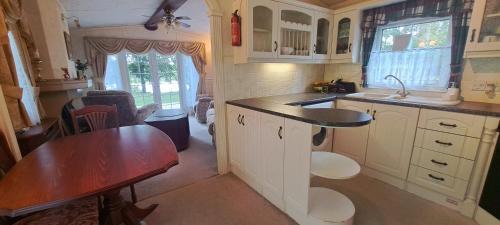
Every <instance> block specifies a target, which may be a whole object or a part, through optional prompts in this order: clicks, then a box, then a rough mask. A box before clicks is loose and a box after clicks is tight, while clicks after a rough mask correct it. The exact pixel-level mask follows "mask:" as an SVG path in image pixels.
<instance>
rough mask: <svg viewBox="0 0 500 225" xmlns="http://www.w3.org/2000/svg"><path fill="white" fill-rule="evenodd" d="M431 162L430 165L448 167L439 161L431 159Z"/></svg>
mask: <svg viewBox="0 0 500 225" xmlns="http://www.w3.org/2000/svg"><path fill="white" fill-rule="evenodd" d="M431 162H432V163H435V164H438V165H442V166H447V165H448V163H445V162H439V161H437V160H434V159H431Z"/></svg>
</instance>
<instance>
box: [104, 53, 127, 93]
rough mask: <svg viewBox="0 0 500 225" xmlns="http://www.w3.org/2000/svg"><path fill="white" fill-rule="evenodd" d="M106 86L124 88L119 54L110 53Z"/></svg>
mask: <svg viewBox="0 0 500 225" xmlns="http://www.w3.org/2000/svg"><path fill="white" fill-rule="evenodd" d="M107 61H108V63H107V65H106V76H105V78H104V86H105V87H106V90H124V85H123V79H122V75H121V71H120V62H119V61H118V55H108V59H107Z"/></svg>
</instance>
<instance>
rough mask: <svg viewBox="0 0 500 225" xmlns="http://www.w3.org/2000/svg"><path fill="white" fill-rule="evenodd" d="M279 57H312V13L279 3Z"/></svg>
mask: <svg viewBox="0 0 500 225" xmlns="http://www.w3.org/2000/svg"><path fill="white" fill-rule="evenodd" d="M278 24H279V28H280V32H279V48H278V57H279V58H297V59H300V58H305V59H311V58H312V54H313V51H312V36H313V13H312V11H309V10H307V9H303V8H299V7H295V6H292V5H286V4H281V5H280V19H279V22H278Z"/></svg>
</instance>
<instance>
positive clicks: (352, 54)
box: [332, 10, 361, 63]
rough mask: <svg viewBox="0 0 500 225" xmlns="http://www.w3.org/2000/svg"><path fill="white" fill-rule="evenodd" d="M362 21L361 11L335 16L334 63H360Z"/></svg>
mask: <svg viewBox="0 0 500 225" xmlns="http://www.w3.org/2000/svg"><path fill="white" fill-rule="evenodd" d="M360 19H361V11H359V10H352V11H347V12H343V13H338V14H335V15H334V20H333V21H334V25H333V44H332V47H333V53H332V62H333V63H358V61H359V51H360V45H361V29H360V26H359V23H360Z"/></svg>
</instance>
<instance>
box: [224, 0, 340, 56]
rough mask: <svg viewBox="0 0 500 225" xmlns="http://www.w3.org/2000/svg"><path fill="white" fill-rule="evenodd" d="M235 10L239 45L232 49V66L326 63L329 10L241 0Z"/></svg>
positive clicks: (286, 0)
mask: <svg viewBox="0 0 500 225" xmlns="http://www.w3.org/2000/svg"><path fill="white" fill-rule="evenodd" d="M234 8H235V10H238V11H239V12H240V16H241V18H242V19H241V23H242V24H241V28H242V30H241V37H242V45H241V46H235V47H233V50H234V56H235V63H237V64H238V63H252V62H254V63H255V62H264V63H269V62H290V63H327V62H328V61H329V59H330V48H331V40H330V37H331V29H332V27H333V16H332V14H330V10H329V9H326V8H322V7H318V6H314V5H311V4H307V3H303V2H299V1H293V0H276V1H272V0H252V1H249V0H242V1H235V2H234Z"/></svg>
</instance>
